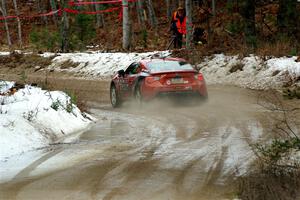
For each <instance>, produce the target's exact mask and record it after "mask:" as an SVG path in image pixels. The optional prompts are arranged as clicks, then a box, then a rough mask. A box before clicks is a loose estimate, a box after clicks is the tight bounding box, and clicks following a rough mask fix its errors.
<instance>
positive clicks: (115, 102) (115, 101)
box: [110, 85, 122, 108]
mask: <svg viewBox="0 0 300 200" xmlns="http://www.w3.org/2000/svg"><path fill="white" fill-rule="evenodd" d="M110 102H111V105H112V107H114V108H117V107H120V106H121V104H122V102H121V99H120V97H119V94H118V91H117V89H116V86H115V85H112V86H111V87H110Z"/></svg>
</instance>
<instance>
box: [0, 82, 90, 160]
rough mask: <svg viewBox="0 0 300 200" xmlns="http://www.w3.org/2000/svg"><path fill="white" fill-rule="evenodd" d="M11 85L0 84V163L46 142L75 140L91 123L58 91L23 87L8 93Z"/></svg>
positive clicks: (67, 97)
mask: <svg viewBox="0 0 300 200" xmlns="http://www.w3.org/2000/svg"><path fill="white" fill-rule="evenodd" d="M13 85H14V83H13V82H4V81H0V146H1V149H0V161H3V160H5V159H7V158H8V157H10V156H13V155H16V154H20V153H22V152H26V151H30V150H34V149H37V148H42V147H46V146H48V145H49V144H50V143H53V142H57V141H62V140H63V139H65V140H71V139H70V138H72V139H74V138H76V135H78V134H80V132H82V131H84V130H87V129H88V128H89V126H90V124H91V120H90V119H89V118H90V116H89V118H87V117H86V116H87V115H86V114H85V113H81V112H80V110H79V109H78V108H77V107H76V106H75V105H74V104H72V102H71V99H70V97H69V96H68V95H66V94H65V93H63V92H59V91H52V92H50V91H46V90H42V89H41V88H37V87H32V86H29V85H26V86H25V87H24V88H23V89H19V90H17V91H16V92H15V93H14V94H12V93H10V94H8V92H9V91H8V90H9V89H10V88H11V87H12V86H13Z"/></svg>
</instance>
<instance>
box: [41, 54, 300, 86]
mask: <svg viewBox="0 0 300 200" xmlns="http://www.w3.org/2000/svg"><path fill="white" fill-rule="evenodd" d="M154 54H162V55H167V54H170V52H168V51H163V52H148V53H99V52H87V53H67V54H60V55H58V56H56V57H55V58H54V59H53V63H52V65H51V66H50V67H51V68H54V69H55V70H59V71H68V72H72V73H77V74H80V75H83V76H90V77H109V76H111V75H113V74H114V73H115V72H116V71H118V70H120V69H124V68H126V67H127V66H128V65H129V64H130V63H132V62H134V61H139V60H141V59H143V58H147V57H151V56H152V55H154ZM51 55H52V54H49V53H48V54H47V53H46V54H44V55H43V56H46V57H47V56H48V57H49V56H51ZM52 56H53V55H52ZM296 60H297V57H291V58H288V57H282V58H269V59H266V60H262V59H261V58H260V57H257V56H255V55H251V56H249V57H244V58H239V57H238V56H226V55H224V54H216V55H213V56H209V57H206V58H205V59H204V61H203V62H201V63H200V64H198V65H197V68H198V69H201V71H202V72H203V73H204V75H205V77H206V80H207V82H208V84H229V85H237V86H241V87H246V88H251V89H268V88H279V87H282V86H283V85H286V84H289V83H291V82H293V81H294V80H297V78H299V76H300V63H298V62H297V61H296ZM68 62H70V63H68ZM68 64H69V65H70V66H69V67H68ZM71 65H73V67H71Z"/></svg>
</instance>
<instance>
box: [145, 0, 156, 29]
mask: <svg viewBox="0 0 300 200" xmlns="http://www.w3.org/2000/svg"><path fill="white" fill-rule="evenodd" d="M147 7H148V12H149V18H150V24H151V26H152V27H154V28H155V29H156V28H157V19H156V16H155V11H154V8H153V3H152V0H147Z"/></svg>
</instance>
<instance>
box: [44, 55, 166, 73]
mask: <svg viewBox="0 0 300 200" xmlns="http://www.w3.org/2000/svg"><path fill="white" fill-rule="evenodd" d="M156 54H159V55H169V54H170V53H169V52H168V51H163V52H148V53H99V52H88V53H65V54H59V55H58V56H56V57H55V58H54V59H53V63H52V65H51V66H50V67H51V68H54V69H56V70H62V71H69V72H74V73H79V74H82V75H87V76H91V77H100V76H111V75H113V74H114V73H116V72H117V71H118V70H120V69H124V68H126V67H127V66H129V65H130V64H131V63H132V62H136V61H139V60H141V59H143V58H150V57H151V56H153V55H156ZM43 56H45V57H49V56H53V54H49V53H45V54H43ZM68 61H71V63H73V64H74V63H75V64H74V65H75V67H74V66H73V67H71V68H67V69H59V68H60V67H61V65H65V63H66V62H68ZM73 64H72V65H73ZM64 67H67V66H64Z"/></svg>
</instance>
